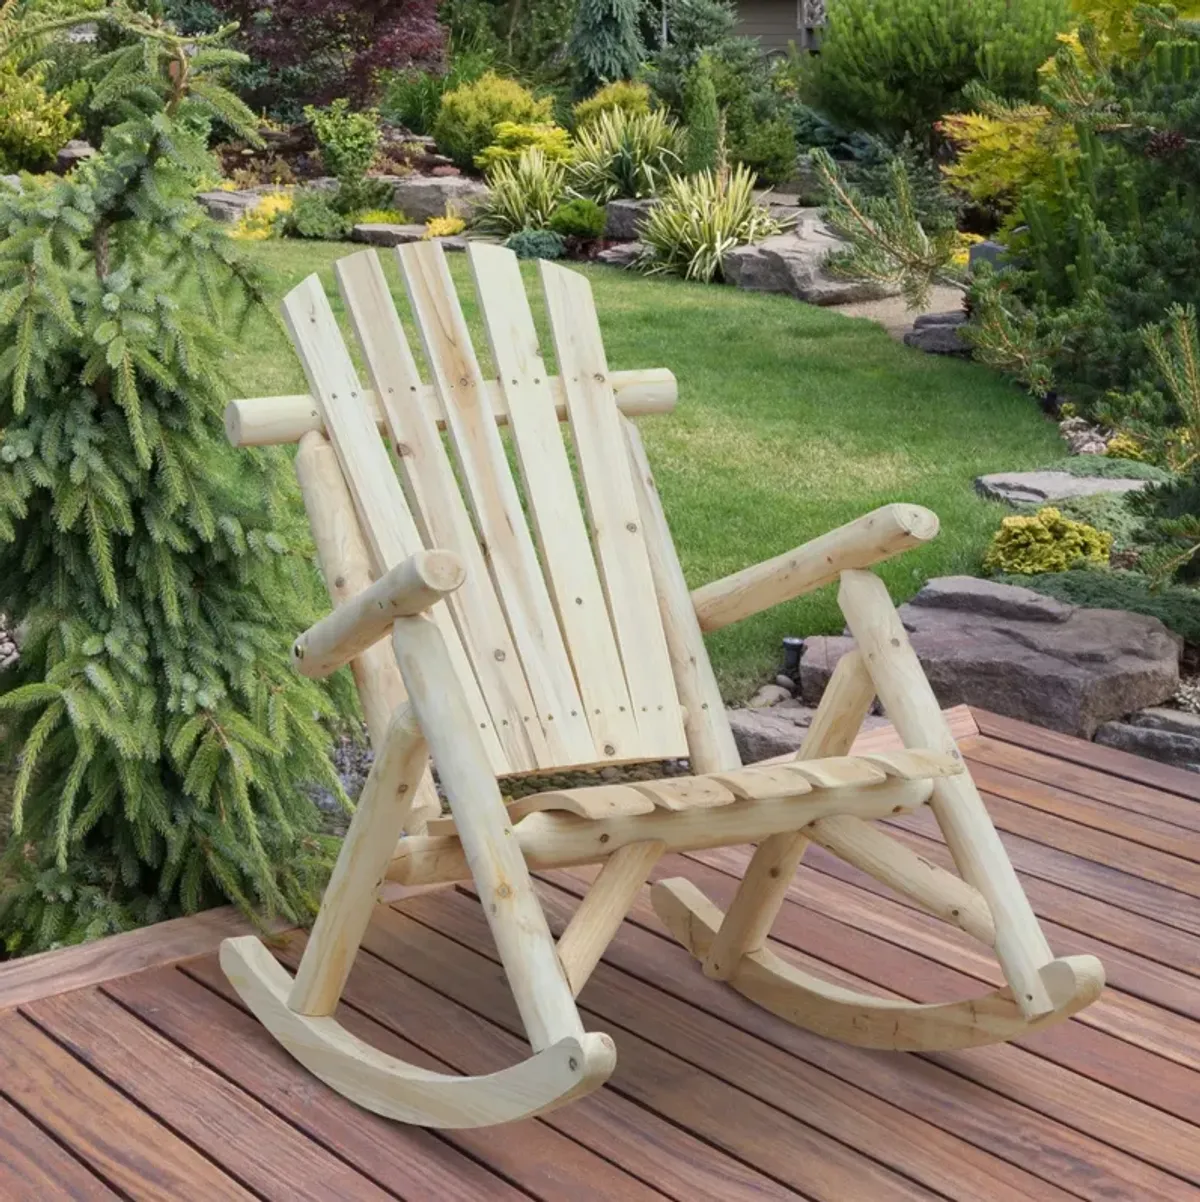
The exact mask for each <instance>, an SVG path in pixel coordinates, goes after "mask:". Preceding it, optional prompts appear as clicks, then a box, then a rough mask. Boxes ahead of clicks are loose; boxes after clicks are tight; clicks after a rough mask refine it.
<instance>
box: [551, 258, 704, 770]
mask: <svg viewBox="0 0 1200 1202" xmlns="http://www.w3.org/2000/svg"><path fill="white" fill-rule="evenodd" d="M540 268H541V278H542V289H543V292H544V294H545V298H546V309H547V313H548V315H549V319H550V329H551V333H552V336H553V339H554V349H555V354H556V356H557V358H558V371H559V375H560V377H561V378H562V383H563V389H564V391H565V392H566V397H567V414H568V419H569V421H570V425H571V434H572V437H573V439H574V443H575V452H576V456H577V459H578V463H579V471H580V476H581V479H582V481H583V491H584V498H585V501H586V504H587V509H588V518H589V521H590V524H591V529H592V539H593V545H594V547H595V550H596V557H597V559H598V561H599V564H600V573H601V578H602V580H603V582H604V589H605V594H606V596H607V598H608V608H609V613H610V615H611V619H612V625H613V630H614V632H615V633H616V638H617V645H618V647H619V648H620V651H621V659H622V663H623V665H624V668H625V681H626V684H627V686H628V688H629V695H630V698H631V699H632V701H633V705H634V717H635V718H636V720H637V723H638V730H639V732H640V734H641V738H642V740H643V743H644V744H645V745H647V746H654V747H655V748H657V749H658V750H657V752H656V754H657V755H659V756H663V757H667V756H684V755H686V754H687V741H686V739H685V737H684V731H683V722H682V720H681V716H680V712H679V698H678V693H677V692H676V690H675V684H674V678H673V676H672V673H671V661H670V657H669V655H668V653H667V643H666V638H665V636H664V634H663V627H662V621H661V619H660V617H659V612H658V603H657V595H656V593H655V589H654V578H653V576H652V574H651V571H650V560H649V557H648V555H647V551H646V541H645V534H644V532H643V531H642V527H641V514H640V513H639V511H638V505H637V497H636V494H635V492H634V488H633V481H632V478H631V475H630V466H629V459H628V455H627V452H626V448H625V440H624V437H623V435H622V433H621V427H620V421H619V417H620V414H619V412H618V410H617V402H616V397H615V396H614V395H613V390H612V384H611V382H610V381H609V375H608V361H607V358H606V356H605V353H604V343H603V340H602V338H601V334H600V322H599V319H598V318H597V316H596V308H595V305H594V303H593V301H592V289H591V285H590V284H589V283H588V281H587V279H586V277H584V276H582V275H580V274H579V273H578V272H575V271H569V270H567V269H565V268H562V267H559V266H557V265H555V264H553V263H546V262H542V263H541V264H540Z"/></svg>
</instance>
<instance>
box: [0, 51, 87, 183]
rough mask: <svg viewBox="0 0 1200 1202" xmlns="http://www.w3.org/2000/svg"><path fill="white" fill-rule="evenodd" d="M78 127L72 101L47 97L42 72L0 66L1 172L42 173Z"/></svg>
mask: <svg viewBox="0 0 1200 1202" xmlns="http://www.w3.org/2000/svg"><path fill="white" fill-rule="evenodd" d="M78 128H79V125H78V122H77V121H76V120H75V118H74V117H72V116H71V102H70V101H69V100H68V99H67V98H66V97H65V96H61V95H57V94H55V95H48V94H47V92H46V89H45V88H44V87H42V73H41V71H40V70H33V71H18V70H17V69H16V68H15V67H14V66H12V65H11V64H5V63H0V172H5V173H8V172H14V171H37V170H39V169H40V168H42V167H44V166H45V165H46V163H47V161H48V160H49V159H51V158H53V157H54V155H55V154H56V153H57V152H58V151H59V150H61V149H62V147H63V146H64V145H65V144H66V142H67V141H68V140H69V139H70V138H71V137H72V136H73V135H74V134H75V133H76V131H77V130H78Z"/></svg>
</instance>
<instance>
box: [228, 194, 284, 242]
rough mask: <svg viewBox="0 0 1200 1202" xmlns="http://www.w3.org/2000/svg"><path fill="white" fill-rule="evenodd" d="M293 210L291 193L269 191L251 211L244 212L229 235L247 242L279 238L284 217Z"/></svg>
mask: <svg viewBox="0 0 1200 1202" xmlns="http://www.w3.org/2000/svg"><path fill="white" fill-rule="evenodd" d="M291 211H292V197H291V194H290V193H288V192H268V193H267V194H266V195H265V196H264V197H263V198H262V200H260V201H259V202H258V204H256V205H255V206H254V208H252V209H251V210H250V212H248V213H243V214H242V216H241V217H240V218H239V219H238V222H237V224H236V225H235V226H234V227H233V229H231V230H230V231H229V235H230V237H232V238H239V239H243V240H245V241H247V242H262V241H264V240H265V239H267V238H278V237H280V236H282V234H283V223H284V219H285V218H286V216H287V214H288V213H290V212H291Z"/></svg>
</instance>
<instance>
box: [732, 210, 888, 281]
mask: <svg viewBox="0 0 1200 1202" xmlns="http://www.w3.org/2000/svg"><path fill="white" fill-rule="evenodd" d="M798 212H799V219H798V221H797V223H796V226H795V228H794V229H791V230H788V231H787V232H786V233H783V234H776V235H775V236H774V237H771V238H764V239H763V240H762V241H761V242H756V243H754V244H753V245H752V246H736V247H734V249H733V250H731V251H729V252H728V253H727V254H726V255H725V258H724V261H723V265H722V271H723V273H724V275H725V279H726V281H727V282H728V283H730V284H734V285H736V286H737V287H738V288H745V289H747V290H748V291H750V292H785V293H787V294H788V295H789V296H794V297H795V298H796V299H797V300H802V301H807V302H808V303H809V304H810V305H842V304H849V303H850V302H852V301H871V300H882V299H883V298H884V297H887V296H895V295H896V294H897V293H898V292H899V289H898V288H896V287H894V286H892V285H889V284H881V283H878V282H876V281H874V280H843V279H839V278H838V277H837V276H834V275H830V274H829V273H828V272H827V271H826V270H825V261H826V259H828V258H829V256H830V254H831V253H833V252H834V251H838V250H842V249H844V248H845V246H846V243H845V242H844V241H843V240H842V239H841V238H839V237H838V236H837V235H836V234H835V233H834V232H833V231H832V230H831V229H830V228H829V227H828V226H827V225H826V224H825V223H824V222H823V221H822V220H821V219H820V217H819V216H818V215H817V210H816V209H800V210H798Z"/></svg>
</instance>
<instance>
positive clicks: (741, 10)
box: [735, 0, 803, 51]
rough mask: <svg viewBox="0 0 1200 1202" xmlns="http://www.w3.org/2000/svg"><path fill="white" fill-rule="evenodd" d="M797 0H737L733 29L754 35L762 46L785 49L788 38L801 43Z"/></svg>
mask: <svg viewBox="0 0 1200 1202" xmlns="http://www.w3.org/2000/svg"><path fill="white" fill-rule="evenodd" d="M799 9H800V4H799V0H738V6H737V13H738V21H737V27H736V29H735V32H736V33H738V34H740V35H741V36H742V37H747V38H758V39H760V40H761V42H762V47H763V50H766V51H771V50H787V47H788V42H795V43H796V45H797V47H799V46H801V45H803V37H802V35H801V31H800V27H799V23H798V15H799Z"/></svg>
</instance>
